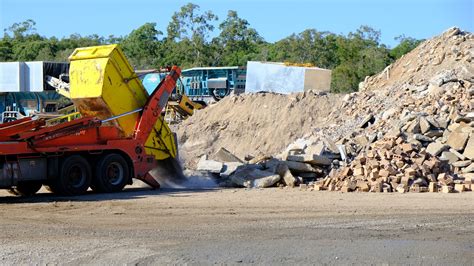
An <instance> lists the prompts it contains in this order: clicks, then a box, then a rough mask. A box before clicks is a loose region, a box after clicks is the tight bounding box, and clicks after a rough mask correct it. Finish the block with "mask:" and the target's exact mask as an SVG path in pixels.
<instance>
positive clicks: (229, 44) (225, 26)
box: [214, 10, 263, 65]
mask: <svg viewBox="0 0 474 266" xmlns="http://www.w3.org/2000/svg"><path fill="white" fill-rule="evenodd" d="M219 29H220V30H221V33H220V34H219V36H218V37H217V38H216V39H215V40H214V44H215V45H216V44H217V49H216V50H217V51H218V53H217V55H218V57H217V58H216V59H217V60H216V61H217V62H219V63H220V64H222V65H245V64H246V63H247V61H248V60H249V59H250V58H252V57H253V56H255V54H256V53H257V48H258V46H257V45H258V44H259V43H261V42H262V41H263V39H262V37H260V35H259V34H258V33H257V31H256V30H255V29H253V28H250V24H249V22H248V21H247V20H245V19H242V18H240V17H239V16H238V14H237V12H236V11H233V10H229V12H228V13H227V18H226V19H225V20H224V21H223V22H222V23H221V24H220V25H219Z"/></svg>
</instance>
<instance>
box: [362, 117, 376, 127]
mask: <svg viewBox="0 0 474 266" xmlns="http://www.w3.org/2000/svg"><path fill="white" fill-rule="evenodd" d="M374 122H375V117H374V115H372V114H369V115H367V116H366V117H364V119H362V122H360V124H359V128H366V127H368V126H369V124H373V123H374Z"/></svg>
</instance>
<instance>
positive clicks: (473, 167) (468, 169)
mask: <svg viewBox="0 0 474 266" xmlns="http://www.w3.org/2000/svg"><path fill="white" fill-rule="evenodd" d="M462 172H463V173H474V163H471V164H470V165H469V166H468V167H466V168H464V169H463V170H462Z"/></svg>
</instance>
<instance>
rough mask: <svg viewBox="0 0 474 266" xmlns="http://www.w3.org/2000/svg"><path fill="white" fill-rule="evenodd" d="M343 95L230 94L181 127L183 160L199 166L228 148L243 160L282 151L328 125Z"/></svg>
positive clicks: (179, 133) (180, 138)
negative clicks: (200, 161)
mask: <svg viewBox="0 0 474 266" xmlns="http://www.w3.org/2000/svg"><path fill="white" fill-rule="evenodd" d="M342 96H343V95H333V94H324V93H311V92H305V93H298V94H291V95H280V94H273V93H259V94H249V95H239V96H231V97H227V98H225V99H223V100H222V101H220V102H219V103H217V104H215V105H211V106H209V107H207V108H205V109H204V110H200V111H197V112H196V114H195V115H194V116H192V117H190V118H189V119H188V120H186V121H184V122H183V123H182V124H180V125H179V128H178V139H179V143H180V156H181V158H182V159H183V160H184V162H185V166H187V167H189V166H194V165H195V164H196V162H197V159H198V158H199V157H200V156H201V155H204V154H207V155H210V154H213V153H214V152H216V151H217V150H218V149H219V148H221V147H224V148H226V149H228V150H229V151H231V152H232V153H234V154H235V155H237V156H238V157H240V158H244V157H245V156H246V155H249V154H251V155H253V156H260V155H271V154H275V153H278V152H280V151H281V150H282V149H284V148H285V147H286V146H287V145H288V144H290V143H291V142H293V141H295V140H296V139H297V138H299V137H302V136H303V135H304V134H306V133H307V132H310V131H312V130H314V128H315V127H318V126H321V125H324V124H327V123H328V119H327V118H328V117H329V115H330V113H331V111H332V110H333V106H335V105H339V102H340V99H341V98H342Z"/></svg>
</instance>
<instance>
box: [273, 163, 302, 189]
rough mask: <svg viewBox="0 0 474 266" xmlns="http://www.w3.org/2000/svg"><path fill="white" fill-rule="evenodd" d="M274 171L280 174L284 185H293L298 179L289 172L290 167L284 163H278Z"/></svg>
mask: <svg viewBox="0 0 474 266" xmlns="http://www.w3.org/2000/svg"><path fill="white" fill-rule="evenodd" d="M276 171H277V172H276V174H278V175H280V177H281V178H282V179H283V182H285V185H287V186H289V187H294V186H295V185H296V183H297V182H298V180H297V179H296V178H295V177H294V176H293V175H292V174H291V172H290V169H289V168H288V166H287V165H286V164H285V163H280V164H278V166H277V168H276Z"/></svg>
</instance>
